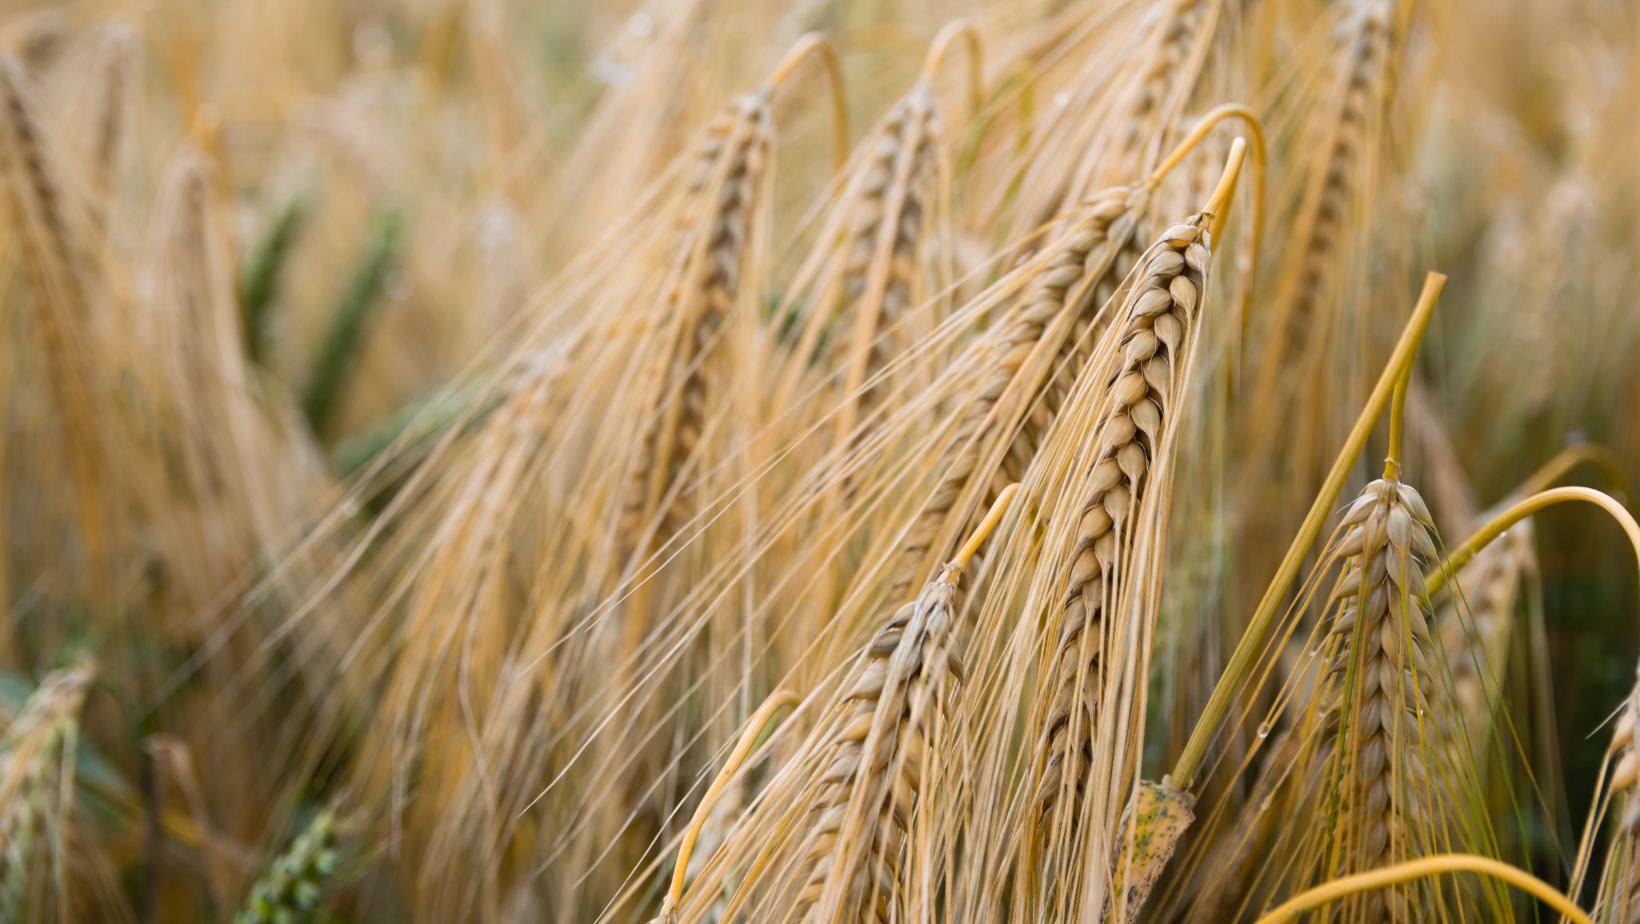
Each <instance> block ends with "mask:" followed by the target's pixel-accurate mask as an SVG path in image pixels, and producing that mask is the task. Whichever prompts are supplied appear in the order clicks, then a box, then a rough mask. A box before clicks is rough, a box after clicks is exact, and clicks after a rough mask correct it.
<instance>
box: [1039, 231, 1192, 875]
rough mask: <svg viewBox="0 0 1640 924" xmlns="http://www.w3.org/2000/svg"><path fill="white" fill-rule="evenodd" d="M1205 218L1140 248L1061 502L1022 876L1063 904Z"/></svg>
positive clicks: (1185, 352) (1177, 396) (1140, 570)
mask: <svg viewBox="0 0 1640 924" xmlns="http://www.w3.org/2000/svg"><path fill="white" fill-rule="evenodd" d="M1207 221H1208V216H1206V215H1205V214H1201V215H1197V216H1196V217H1194V218H1192V219H1191V220H1190V221H1187V222H1184V223H1181V224H1178V225H1174V226H1173V227H1171V228H1169V229H1168V230H1167V232H1166V233H1164V234H1163V235H1162V236H1161V238H1160V240H1159V241H1158V242H1157V243H1156V245H1155V246H1153V247H1152V248H1151V249H1150V250H1149V251H1147V252H1146V255H1145V258H1144V261H1143V262H1142V263H1141V265H1140V269H1139V271H1138V273H1137V276H1136V282H1135V284H1134V285H1133V287H1132V288H1131V289H1130V290H1129V292H1128V294H1127V296H1126V299H1125V302H1124V304H1123V305H1122V311H1121V313H1120V314H1119V315H1117V317H1116V323H1117V325H1119V329H1120V331H1121V333H1120V340H1119V341H1118V342H1117V343H1116V344H1115V347H1116V350H1117V351H1118V352H1114V353H1113V354H1111V362H1110V365H1109V366H1108V367H1107V369H1106V370H1105V371H1104V372H1103V373H1102V376H1101V380H1100V382H1099V384H1100V385H1101V386H1102V388H1101V389H1100V390H1099V392H1098V394H1099V395H1100V396H1101V400H1100V403H1099V410H1098V412H1097V414H1098V416H1097V418H1096V421H1097V422H1096V423H1095V424H1094V425H1093V426H1092V428H1091V432H1092V433H1094V434H1095V436H1094V438H1093V439H1094V442H1093V446H1092V447H1091V450H1090V452H1089V455H1088V468H1087V470H1086V471H1085V473H1084V475H1083V477H1082V480H1081V481H1080V484H1079V487H1078V488H1077V489H1076V490H1077V491H1078V493H1077V494H1076V495H1075V496H1076V497H1079V498H1080V500H1079V501H1078V502H1077V504H1076V506H1075V507H1074V508H1071V509H1072V510H1073V512H1072V514H1071V515H1072V516H1074V517H1075V518H1076V519H1075V521H1074V522H1075V526H1074V528H1073V529H1072V530H1070V531H1069V533H1068V535H1067V538H1066V541H1067V542H1068V544H1069V553H1068V554H1067V555H1066V556H1065V558H1064V562H1065V563H1064V565H1063V566H1062V570H1061V577H1060V581H1061V582H1062V584H1061V586H1062V587H1063V590H1062V596H1061V598H1060V601H1061V602H1060V604H1059V609H1058V612H1057V613H1056V614H1055V617H1054V619H1053V620H1052V622H1051V623H1050V625H1049V628H1048V631H1049V632H1050V633H1052V635H1051V637H1052V638H1053V639H1054V642H1053V647H1052V650H1051V653H1048V654H1047V660H1046V662H1045V663H1044V665H1043V673H1042V675H1041V676H1042V679H1041V680H1040V681H1039V684H1040V686H1039V688H1038V692H1037V703H1038V704H1039V705H1038V707H1037V708H1036V709H1035V710H1034V711H1035V712H1036V714H1037V717H1036V718H1035V719H1034V720H1033V722H1034V732H1033V737H1034V741H1033V747H1034V749H1035V753H1036V767H1035V769H1034V770H1033V778H1032V782H1031V792H1032V796H1031V799H1032V804H1033V807H1032V808H1031V812H1030V813H1031V830H1032V832H1033V833H1032V834H1031V837H1032V841H1031V843H1030V850H1031V852H1032V856H1033V869H1032V872H1031V875H1032V876H1033V878H1034V880H1035V882H1034V884H1033V888H1036V889H1040V890H1042V894H1043V897H1044V900H1045V901H1048V902H1065V903H1067V904H1066V905H1065V907H1074V905H1072V904H1070V903H1072V902H1074V901H1075V896H1076V895H1077V894H1079V892H1078V885H1079V883H1078V878H1077V877H1076V875H1075V874H1074V873H1073V872H1069V871H1079V870H1081V869H1083V868H1084V867H1085V865H1086V858H1085V855H1084V851H1085V850H1086V849H1088V847H1087V846H1086V839H1085V832H1084V830H1083V827H1084V826H1083V822H1082V819H1083V817H1084V813H1083V809H1082V805H1083V800H1084V798H1085V797H1086V796H1087V795H1088V792H1087V790H1088V787H1089V786H1090V785H1091V786H1101V785H1103V784H1102V782H1100V781H1099V774H1098V773H1097V772H1096V771H1095V770H1094V769H1093V762H1094V759H1095V757H1094V750H1095V740H1096V738H1097V737H1099V736H1100V734H1101V733H1100V730H1099V729H1100V728H1101V724H1102V723H1101V711H1100V705H1099V699H1100V696H1101V691H1102V690H1104V689H1105V688H1106V684H1107V682H1108V681H1109V680H1110V678H1109V677H1108V675H1107V671H1106V669H1105V667H1104V659H1103V657H1102V651H1103V648H1104V646H1105V645H1106V644H1108V643H1109V641H1110V637H1111V636H1112V634H1113V633H1114V632H1116V630H1115V628H1114V627H1113V626H1112V625H1109V624H1108V620H1109V619H1110V618H1111V617H1110V614H1111V613H1113V612H1115V611H1119V610H1122V608H1124V607H1125V606H1129V605H1132V604H1131V603H1129V601H1137V600H1138V599H1139V597H1138V596H1136V595H1141V594H1143V593H1144V592H1145V591H1144V589H1143V588H1144V587H1145V585H1146V584H1147V582H1148V580H1147V579H1148V571H1149V569H1150V568H1151V567H1154V565H1153V564H1146V563H1145V562H1144V561H1143V560H1142V559H1141V558H1140V557H1139V556H1137V555H1136V552H1137V550H1138V549H1139V548H1140V547H1145V546H1149V547H1150V549H1151V551H1150V553H1149V554H1154V548H1155V546H1154V545H1153V542H1154V537H1152V536H1150V535H1149V533H1150V531H1152V530H1155V529H1157V528H1158V527H1157V525H1156V523H1155V520H1154V517H1155V506H1156V505H1155V503H1154V502H1153V498H1155V497H1158V496H1159V497H1163V498H1165V497H1166V494H1167V491H1168V485H1167V482H1168V481H1169V480H1170V473H1171V468H1170V466H1171V459H1172V441H1173V440H1174V438H1175V433H1176V423H1177V415H1178V413H1179V402H1181V401H1182V400H1183V398H1184V394H1185V391H1186V390H1187V388H1188V384H1189V381H1190V370H1191V369H1192V366H1193V355H1194V346H1195V342H1196V336H1197V331H1198V329H1199V324H1200V320H1201V311H1202V299H1203V297H1204V296H1205V293H1206V291H1207V289H1206V284H1207V271H1208V265H1209V262H1210V261H1211V259H1212V257H1211V250H1210V247H1211V240H1210V235H1209V234H1208V233H1207V230H1206V225H1207ZM1050 869H1051V870H1055V871H1057V872H1049V870H1050Z"/></svg>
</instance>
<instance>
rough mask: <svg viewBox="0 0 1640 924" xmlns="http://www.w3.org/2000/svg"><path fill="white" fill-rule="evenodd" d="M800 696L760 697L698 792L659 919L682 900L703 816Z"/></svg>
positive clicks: (778, 693) (785, 692) (781, 692)
mask: <svg viewBox="0 0 1640 924" xmlns="http://www.w3.org/2000/svg"><path fill="white" fill-rule="evenodd" d="M800 701H801V699H800V698H799V697H798V695H797V694H796V693H793V692H792V691H791V690H778V691H776V692H774V693H772V694H770V696H769V698H768V699H766V700H764V701H763V705H762V706H759V707H758V710H757V712H755V713H753V714H752V718H751V720H750V721H748V722H747V723H746V730H745V731H743V732H741V733H740V741H738V742H737V743H736V744H735V749H734V751H732V752H730V754H729V759H728V760H726V761H724V763H723V769H721V770H719V771H718V775H717V777H716V778H715V779H713V780H712V785H711V786H710V787H708V788H707V790H706V795H704V796H701V798H700V806H699V807H697V808H696V809H695V817H694V818H692V819H690V821H689V829H688V830H686V831H684V832H683V840H682V841H680V842H679V843H678V862H677V865H676V866H675V867H673V868H672V887H671V888H670V889H668V890H667V893H666V902H665V903H664V904H663V905H662V906H661V920H670V919H671V918H670V917H668V916H669V915H672V914H675V913H676V911H677V908H678V903H679V902H682V901H683V877H684V876H685V875H686V874H687V873H688V872H689V855H690V854H691V853H693V852H694V850H695V841H696V840H697V839H698V838H699V837H700V829H701V828H702V827H703V826H704V825H705V824H706V817H707V816H708V815H710V814H711V812H712V807H713V806H715V805H717V801H718V800H719V799H721V798H723V792H724V790H726V789H728V788H729V781H730V780H732V779H734V776H735V774H737V773H739V772H740V765H741V764H743V763H745V762H746V757H747V756H748V755H750V754H751V753H752V746H753V745H755V744H757V736H758V734H759V733H760V732H761V731H763V726H764V725H766V724H768V722H769V720H770V719H771V718H773V717H774V714H775V713H776V712H779V711H780V710H781V709H783V708H785V707H786V706H795V705H797V704H798V703H799V702H800Z"/></svg>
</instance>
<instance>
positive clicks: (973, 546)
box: [951, 483, 1019, 571]
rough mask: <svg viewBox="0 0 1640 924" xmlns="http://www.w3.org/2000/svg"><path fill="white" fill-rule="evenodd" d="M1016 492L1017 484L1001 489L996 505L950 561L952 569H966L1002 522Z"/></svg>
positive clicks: (992, 506) (993, 505) (1017, 489)
mask: <svg viewBox="0 0 1640 924" xmlns="http://www.w3.org/2000/svg"><path fill="white" fill-rule="evenodd" d="M1018 491H1019V485H1018V484H1017V483H1016V484H1011V485H1009V486H1007V487H1006V488H1003V489H1002V493H1001V494H1000V495H998V496H997V499H996V503H994V504H992V505H991V510H990V512H988V513H986V514H985V519H983V520H981V521H980V524H979V528H978V529H976V530H974V534H973V535H972V536H969V537H968V541H967V542H965V543H963V546H962V549H961V550H960V551H958V552H957V557H956V558H953V559H951V566H952V567H953V568H955V569H957V570H959V571H960V570H962V569H963V568H966V567H968V560H969V559H971V558H973V557H974V555H975V553H977V552H978V551H979V547H980V546H982V545H984V544H985V540H986V539H987V538H988V537H989V536H990V535H991V530H993V529H996V526H997V524H998V523H1000V522H1002V515H1003V514H1004V513H1006V512H1007V510H1008V503H1009V502H1010V501H1012V500H1013V499H1014V495H1015V494H1016V493H1018Z"/></svg>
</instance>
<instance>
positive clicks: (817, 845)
mask: <svg viewBox="0 0 1640 924" xmlns="http://www.w3.org/2000/svg"><path fill="white" fill-rule="evenodd" d="M960 577H961V569H960V568H957V567H954V566H947V567H946V569H945V570H944V573H943V574H941V576H940V577H938V578H936V579H935V580H933V581H931V582H929V584H928V585H927V586H926V587H925V588H923V592H922V593H921V594H919V595H918V597H917V599H916V600H915V601H913V602H911V603H907V604H906V605H905V606H903V607H901V608H900V609H899V611H898V612H896V613H895V614H894V616H893V617H892V618H891V619H889V621H888V622H887V624H885V625H884V626H883V627H882V628H881V629H879V630H878V632H877V634H876V636H875V637H874V638H873V639H872V640H871V642H870V643H869V644H868V645H867V646H866V648H865V650H864V651H863V652H862V653H861V656H860V657H861V664H862V665H863V670H861V671H860V672H859V673H858V676H857V677H856V678H855V680H854V682H853V684H852V686H851V687H850V688H849V690H848V693H847V694H846V695H845V697H844V705H843V713H842V715H841V717H840V718H839V719H838V721H837V723H836V730H835V732H834V733H833V734H832V737H831V741H830V745H829V747H830V752H831V755H832V756H831V758H830V760H829V762H828V764H827V765H826V767H825V769H824V770H823V771H822V773H821V776H820V780H819V783H820V789H819V792H818V794H817V796H816V798H815V800H814V802H813V803H812V808H811V809H810V818H811V819H812V821H811V822H810V823H811V824H812V828H811V834H810V840H809V842H808V845H807V849H806V853H807V860H806V865H807V867H808V870H809V872H808V877H807V880H806V882H805V884H804V887H803V890H802V892H801V893H800V894H799V896H798V899H797V910H798V912H799V914H798V917H797V919H798V920H800V921H802V922H804V924H838V922H852V921H866V922H869V921H879V922H884V924H886V922H888V921H889V920H891V919H892V918H893V917H894V910H893V909H894V902H895V898H896V896H897V894H898V889H899V885H900V864H901V857H902V850H903V847H904V842H905V837H906V832H907V830H908V829H909V827H910V824H911V817H912V814H913V813H914V811H915V810H916V803H917V797H918V793H919V792H920V791H921V790H922V786H923V783H924V772H925V770H926V767H927V762H928V761H929V760H931V759H933V757H934V755H933V754H932V753H931V751H930V748H929V739H930V735H931V733H932V732H933V730H934V729H936V727H937V726H938V725H940V724H941V723H942V722H943V717H944V714H945V712H946V711H947V710H948V709H949V708H950V697H951V696H953V695H954V694H955V691H956V685H957V684H958V683H960V682H961V680H962V676H963V673H962V661H961V659H960V657H959V656H958V654H957V652H956V650H955V647H954V646H955V640H954V638H953V637H952V620H953V619H954V617H955V606H956V601H957V582H958V580H959V579H960Z"/></svg>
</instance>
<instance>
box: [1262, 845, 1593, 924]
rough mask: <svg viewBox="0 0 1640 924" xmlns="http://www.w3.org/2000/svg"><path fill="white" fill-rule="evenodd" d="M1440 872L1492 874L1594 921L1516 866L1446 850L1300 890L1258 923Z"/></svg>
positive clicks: (1277, 922) (1583, 923) (1278, 923)
mask: <svg viewBox="0 0 1640 924" xmlns="http://www.w3.org/2000/svg"><path fill="white" fill-rule="evenodd" d="M1442 873H1480V874H1481V875H1483V876H1491V877H1492V878H1493V879H1499V880H1502V881H1504V882H1507V883H1508V884H1510V885H1512V886H1514V887H1515V888H1517V889H1520V890H1521V891H1523V892H1528V893H1530V894H1531V895H1532V896H1533V897H1535V898H1538V899H1540V900H1541V901H1543V902H1544V903H1545V904H1548V905H1549V906H1550V907H1552V908H1554V909H1555V910H1556V911H1558V912H1560V913H1561V914H1563V915H1565V916H1566V917H1567V918H1570V919H1571V920H1572V922H1573V924H1594V920H1593V919H1592V918H1590V917H1589V916H1588V915H1587V914H1585V913H1584V912H1583V909H1581V908H1579V907H1577V905H1576V904H1574V903H1573V902H1572V900H1571V899H1570V898H1567V897H1566V896H1565V895H1564V894H1562V893H1561V892H1558V891H1556V890H1555V887H1554V886H1552V885H1550V884H1548V883H1547V882H1544V881H1543V880H1542V879H1539V878H1537V877H1536V876H1533V875H1532V874H1531V873H1528V872H1526V871H1524V870H1520V869H1516V868H1515V867H1513V866H1510V865H1509V864H1507V863H1499V862H1498V861H1497V860H1489V859H1487V858H1486V857H1477V856H1472V855H1469V854H1460V853H1447V854H1438V855H1436V856H1433V857H1424V858H1423V859H1421V860H1411V861H1408V862H1406V863H1397V864H1395V865H1394V866H1386V867H1384V868H1382V869H1375V870H1373V871H1371V872H1368V873H1357V874H1355V875H1354V876H1345V877H1343V878H1341V879H1334V880H1333V881H1331V882H1328V883H1326V884H1324V885H1319V886H1316V887H1315V888H1313V889H1311V890H1309V891H1308V892H1301V893H1299V894H1298V895H1296V896H1294V897H1293V898H1291V899H1289V900H1288V901H1287V902H1286V903H1285V904H1283V905H1282V906H1281V907H1279V908H1277V909H1275V910H1274V911H1272V912H1270V913H1269V914H1267V915H1265V916H1264V917H1262V918H1259V919H1258V924H1286V922H1288V921H1294V920H1297V919H1298V916H1299V915H1301V914H1303V913H1304V912H1306V911H1310V910H1312V909H1315V908H1319V907H1321V906H1322V905H1325V904H1327V903H1328V902H1331V901H1336V900H1337V899H1340V898H1343V897H1344V896H1346V895H1353V894H1355V893H1356V892H1365V891H1368V890H1370V889H1381V888H1383V887H1384V886H1390V885H1394V884H1396V883H1398V882H1407V881H1409V880H1413V879H1422V878H1424V877H1426V876H1439V875H1441V874H1442Z"/></svg>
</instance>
